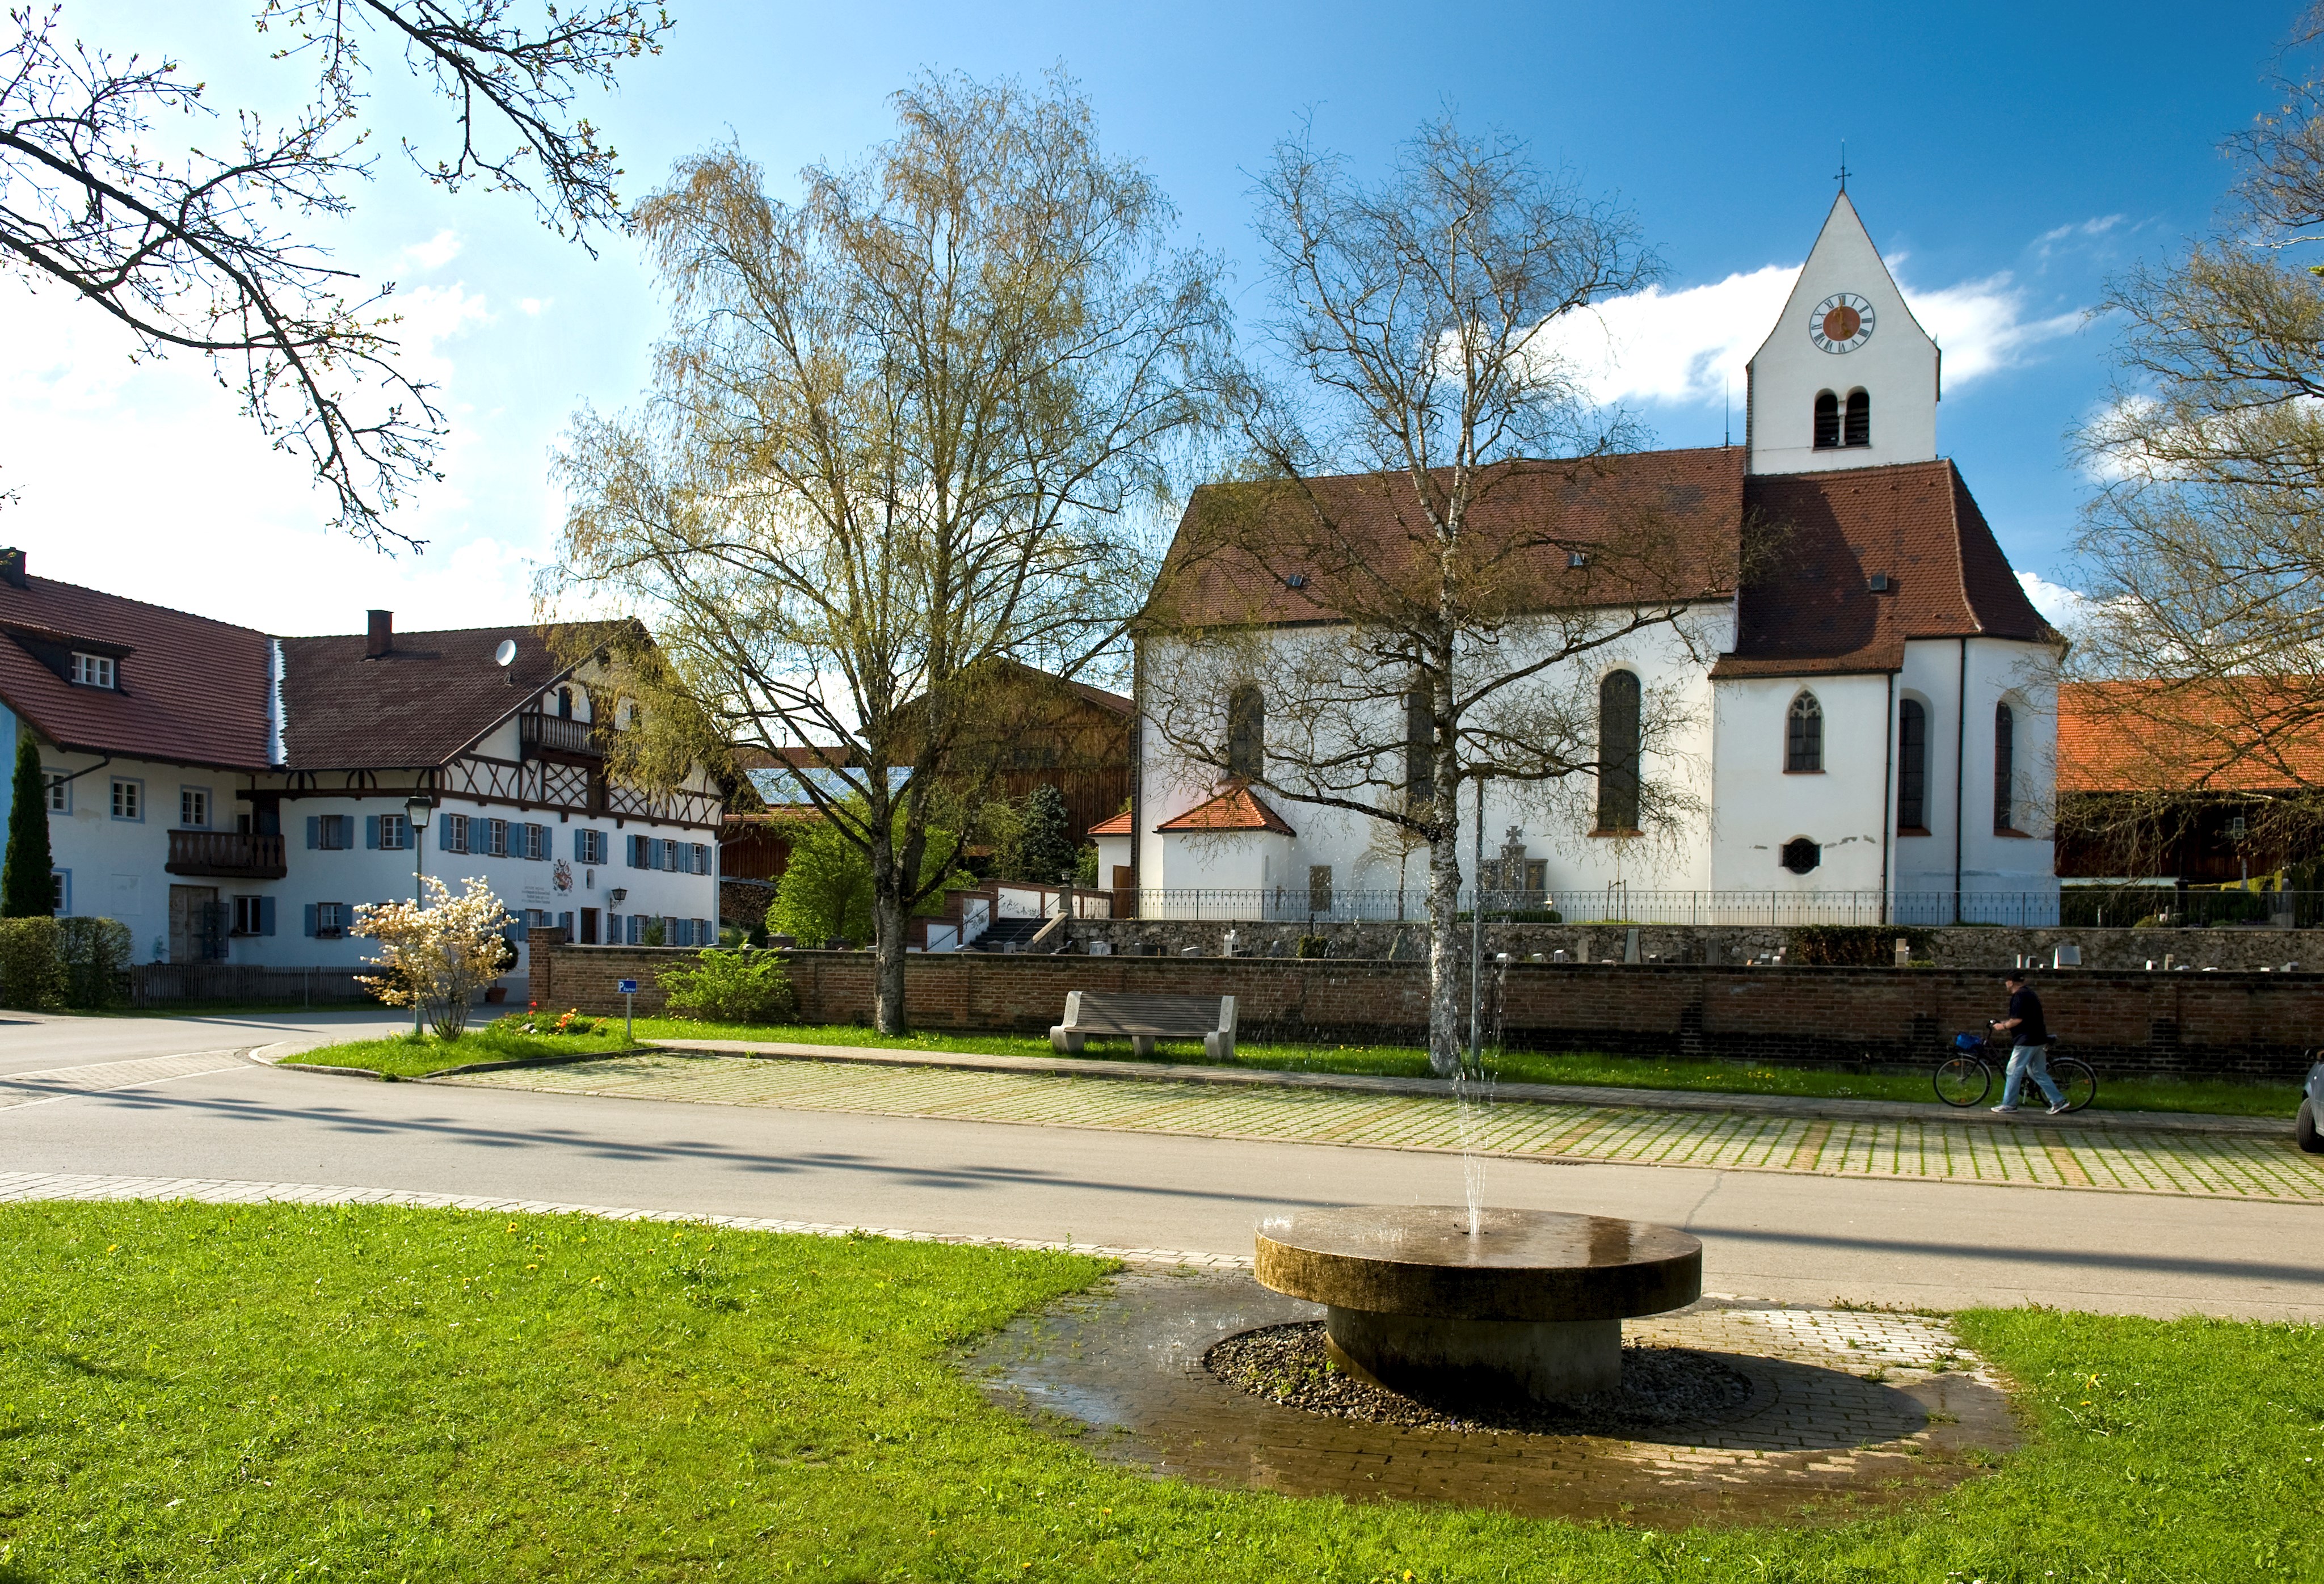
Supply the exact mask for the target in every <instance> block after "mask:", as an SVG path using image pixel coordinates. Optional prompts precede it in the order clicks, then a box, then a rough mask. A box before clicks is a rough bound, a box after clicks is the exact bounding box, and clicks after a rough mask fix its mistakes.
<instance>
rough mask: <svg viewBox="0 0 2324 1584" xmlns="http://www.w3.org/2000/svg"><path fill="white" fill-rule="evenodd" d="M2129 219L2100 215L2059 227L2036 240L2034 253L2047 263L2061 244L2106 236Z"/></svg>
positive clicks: (2120, 216)
mask: <svg viewBox="0 0 2324 1584" xmlns="http://www.w3.org/2000/svg"><path fill="white" fill-rule="evenodd" d="M2128 218H2130V216H2127V215H2098V216H2093V217H2092V218H2090V219H2088V220H2082V221H2079V222H2076V223H2074V224H2071V225H2066V226H2057V227H2055V228H2053V229H2052V230H2049V231H2044V232H2043V233H2042V235H2040V236H2039V237H2037V238H2035V239H2034V243H2033V252H2034V253H2035V255H2036V256H2038V257H2039V258H2041V259H2042V260H2043V262H2048V261H2049V259H2050V257H2051V255H2052V254H2053V253H2057V252H2058V251H2059V244H2061V243H2069V242H2073V241H2076V240H2078V239H2080V238H2084V237H2094V236H2104V235H2106V234H2107V232H2109V231H2111V230H2113V229H2114V228H2115V227H2116V226H2119V225H2121V224H2122V223H2123V222H2124V221H2125V220H2127V219H2128Z"/></svg>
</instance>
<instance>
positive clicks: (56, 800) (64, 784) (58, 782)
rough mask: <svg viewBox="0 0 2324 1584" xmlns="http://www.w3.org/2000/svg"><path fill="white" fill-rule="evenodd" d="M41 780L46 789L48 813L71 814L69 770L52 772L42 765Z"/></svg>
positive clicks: (71, 785) (70, 773)
mask: <svg viewBox="0 0 2324 1584" xmlns="http://www.w3.org/2000/svg"><path fill="white" fill-rule="evenodd" d="M41 778H42V782H43V783H44V784H45V785H46V786H47V787H48V794H49V797H48V805H49V812H50V813H51V814H70V813H71V812H72V788H73V784H72V772H71V771H70V770H52V769H49V767H48V766H46V765H42V767H41Z"/></svg>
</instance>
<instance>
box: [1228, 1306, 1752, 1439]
mask: <svg viewBox="0 0 2324 1584" xmlns="http://www.w3.org/2000/svg"><path fill="white" fill-rule="evenodd" d="M1203 1366H1204V1367H1205V1368H1208V1369H1209V1370H1210V1372H1211V1373H1212V1374H1213V1375H1214V1376H1216V1377H1218V1378H1219V1379H1221V1380H1222V1381H1224V1382H1226V1383H1227V1384H1228V1385H1230V1386H1236V1387H1239V1388H1240V1389H1241V1390H1243V1391H1246V1392H1249V1393H1250V1394H1251V1395H1254V1396H1257V1397H1260V1398H1262V1399H1264V1400H1266V1401H1268V1402H1271V1403H1275V1404H1279V1405H1281V1406H1283V1407H1286V1408H1297V1409H1302V1410H1304V1411H1305V1412H1307V1413H1310V1414H1330V1415H1332V1416H1333V1417H1334V1418H1339V1419H1354V1420H1360V1421H1361V1422H1363V1423H1368V1424H1396V1425H1402V1426H1405V1427H1406V1428H1409V1429H1415V1430H1454V1431H1478V1430H1503V1431H1518V1432H1526V1433H1530V1434H1535V1435H1611V1436H1620V1435H1626V1434H1628V1433H1629V1432H1634V1431H1639V1430H1646V1429H1652V1428H1656V1427H1659V1426H1663V1425H1668V1424H1679V1423H1719V1422H1720V1421H1722V1420H1726V1419H1730V1418H1733V1417H1736V1416H1737V1415H1739V1414H1742V1413H1743V1412H1744V1411H1745V1410H1747V1409H1748V1407H1749V1406H1750V1404H1751V1396H1752V1392H1751V1383H1750V1381H1749V1380H1748V1379H1747V1378H1746V1377H1744V1376H1743V1375H1742V1374H1741V1373H1740V1372H1739V1371H1738V1370H1736V1369H1734V1368H1731V1367H1730V1366H1729V1365H1727V1364H1726V1363H1724V1362H1722V1361H1721V1360H1720V1359H1719V1358H1716V1357H1715V1356H1713V1355H1711V1354H1709V1353H1704V1352H1700V1351H1698V1350H1696V1349H1692V1348H1672V1347H1664V1346H1659V1345H1656V1344H1654V1343H1636V1342H1633V1343H1630V1344H1628V1345H1626V1346H1625V1347H1624V1348H1623V1349H1622V1386H1621V1389H1620V1390H1619V1391H1615V1392H1607V1393H1603V1394H1601V1395H1597V1396H1593V1397H1586V1398H1583V1399H1582V1400H1580V1401H1578V1402H1574V1403H1569V1404H1529V1403H1515V1402H1513V1403H1511V1404H1508V1407H1507V1408H1505V1409H1502V1410H1499V1411H1496V1412H1492V1413H1489V1414H1478V1413H1473V1412H1472V1413H1466V1414H1454V1413H1449V1412H1447V1411H1445V1410H1443V1409H1442V1408H1437V1407H1433V1406H1431V1405H1430V1404H1426V1403H1422V1402H1417V1401H1416V1400H1414V1399H1413V1398H1411V1397H1407V1396H1405V1395H1402V1394H1401V1393H1398V1392H1392V1391H1389V1390H1388V1389H1387V1388H1385V1387H1382V1386H1374V1385H1372V1384H1371V1383H1369V1381H1364V1380H1359V1379H1358V1378H1356V1377H1354V1376H1352V1375H1350V1374H1348V1373H1347V1372H1346V1371H1344V1370H1342V1369H1341V1368H1338V1367H1336V1366H1335V1365H1333V1363H1332V1362H1331V1361H1330V1360H1329V1358H1327V1357H1326V1356H1325V1353H1324V1347H1323V1322H1322V1321H1320V1320H1318V1321H1305V1322H1296V1323H1293V1324H1289V1325H1269V1326H1261V1327H1259V1329H1258V1330H1256V1331H1242V1332H1240V1333H1238V1334H1237V1335H1234V1336H1231V1337H1228V1338H1227V1339H1225V1340H1223V1341H1221V1342H1219V1343H1218V1344H1217V1345H1215V1346H1214V1347H1213V1348H1212V1349H1211V1350H1210V1351H1209V1352H1208V1353H1206V1354H1204V1355H1203Z"/></svg>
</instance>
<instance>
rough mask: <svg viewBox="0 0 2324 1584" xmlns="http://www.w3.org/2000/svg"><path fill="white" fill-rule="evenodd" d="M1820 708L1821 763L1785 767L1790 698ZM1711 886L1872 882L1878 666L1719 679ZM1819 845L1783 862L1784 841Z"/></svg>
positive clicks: (1885, 726) (1878, 777) (1879, 725)
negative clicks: (1868, 671)
mask: <svg viewBox="0 0 2324 1584" xmlns="http://www.w3.org/2000/svg"><path fill="white" fill-rule="evenodd" d="M1803 692H1804V693H1812V694H1813V695H1815V700H1816V703H1817V705H1819V706H1820V707H1821V710H1822V712H1823V769H1821V771H1820V772H1813V773H1799V772H1793V771H1788V770H1786V769H1784V762H1785V756H1786V749H1787V743H1788V732H1789V719H1790V714H1791V709H1792V701H1793V700H1794V699H1795V698H1797V697H1798V696H1799V695H1801V694H1802V693H1803ZM1717 693H1718V710H1717V715H1718V725H1717V729H1716V736H1715V741H1714V744H1713V749H1712V751H1713V754H1714V756H1715V758H1716V762H1717V764H1718V767H1719V768H1718V781H1717V787H1716V792H1715V797H1716V809H1717V812H1716V815H1715V818H1714V822H1713V824H1714V832H1715V834H1714V836H1713V840H1712V851H1713V855H1712V860H1711V874H1712V879H1711V886H1712V889H1717V890H1722V891H1855V890H1862V891H1875V892H1877V891H1878V890H1879V889H1880V886H1881V872H1880V866H1881V840H1880V838H1881V831H1882V828H1883V825H1884V823H1885V822H1884V818H1883V809H1884V808H1885V807H1886V801H1887V799H1886V785H1885V784H1886V773H1887V760H1886V751H1887V741H1888V733H1889V732H1890V730H1891V727H1890V714H1889V710H1888V678H1887V677H1886V675H1872V676H1826V677H1738V678H1734V679H1730V680H1727V681H1722V682H1720V683H1719V684H1718V685H1717ZM1803 837H1804V838H1805V839H1806V840H1808V841H1810V842H1813V843H1815V844H1816V845H1817V847H1818V848H1819V849H1820V850H1821V851H1820V853H1819V860H1818V862H1817V865H1816V867H1815V868H1814V869H1812V870H1809V871H1808V872H1807V873H1806V874H1794V873H1793V872H1792V871H1791V870H1788V869H1785V868H1784V866H1783V862H1782V848H1783V846H1784V843H1786V842H1790V841H1794V840H1797V839H1799V838H1803Z"/></svg>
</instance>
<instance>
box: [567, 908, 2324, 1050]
mask: <svg viewBox="0 0 2324 1584" xmlns="http://www.w3.org/2000/svg"><path fill="white" fill-rule="evenodd" d="M551 933H555V932H538V933H536V935H535V936H534V942H535V945H534V952H533V966H532V992H531V993H532V997H533V999H535V1000H537V1001H538V1002H539V1004H540V1006H541V1008H542V1009H543V1010H546V1011H557V1010H562V1009H563V1008H567V1007H578V1008H581V1009H582V1010H584V1011H588V1012H618V1011H620V1010H621V1007H622V1001H621V998H620V997H619V996H618V995H617V994H615V993H614V990H613V987H614V984H615V981H618V980H621V979H623V978H633V979H635V980H637V981H639V995H638V999H637V1008H638V1010H639V1011H640V1012H641V1013H650V1012H659V1010H660V1009H661V1008H662V1004H663V995H662V991H661V990H660V988H659V986H658V985H657V984H656V983H655V982H654V981H655V977H656V976H657V975H658V974H659V973H661V972H665V971H666V970H668V969H669V968H672V967H676V966H679V965H681V964H683V963H684V962H687V961H688V960H690V959H691V958H692V957H693V956H694V955H695V953H692V952H690V951H686V950H683V949H677V948H660V947H642V946H571V945H563V944H549V943H545V942H543V941H541V939H540V935H543V934H551ZM787 955H788V957H789V959H790V976H791V983H792V987H793V989H794V990H795V991H796V993H797V995H798V1002H799V1019H800V1021H801V1022H803V1023H869V1021H870V1018H871V953H868V952H807V951H795V952H791V953H787ZM904 983H905V1002H906V1006H907V1008H908V1015H909V1017H910V1018H911V1020H912V1022H913V1024H914V1025H915V1027H919V1028H921V1029H945V1028H954V1029H961V1030H964V1031H966V1030H987V1031H1014V1032H1017V1033H1022V1034H1040V1033H1044V1032H1046V1031H1047V1028H1048V1027H1049V1026H1050V1025H1051V1024H1053V1023H1055V1022H1056V1020H1057V1018H1059V1017H1060V1016H1061V1015H1062V1014H1063V1011H1064V1008H1065V993H1066V992H1067V991H1068V990H1135V991H1140V992H1145V993H1149V994H1154V993H1159V994H1180V995H1232V996H1234V997H1236V998H1237V1000H1236V1007H1237V1015H1238V1020H1239V1022H1240V1027H1241V1030H1242V1032H1243V1035H1244V1037H1245V1038H1247V1039H1261V1038H1285V1039H1309V1040H1319V1041H1331V1042H1334V1043H1337V1042H1341V1041H1351V1040H1364V1041H1369V1042H1380V1043H1386V1042H1409V1041H1416V1039H1417V1037H1418V1036H1419V1034H1420V1031H1421V1030H1422V1029H1423V1028H1424V1027H1425V1001H1426V990H1427V970H1426V967H1425V964H1423V963H1418V962H1382V961H1377V960H1374V961H1349V962H1342V961H1328V960H1327V961H1322V962H1312V961H1311V962H1301V961H1297V960H1292V959H1272V958H1256V959H1251V958H1232V959H1228V958H1214V957H1213V958H1174V957H1130V956H1110V957H1086V956H1080V955H1074V956H1054V957H1053V956H1018V955H1005V956H1004V955H997V954H986V953H939V954H925V953H914V954H913V955H911V956H909V957H908V958H907V959H906V960H905V972H904ZM1493 983H1494V993H1493V995H1492V996H1491V998H1490V1001H1491V1005H1490V1006H1489V1012H1488V1017H1489V1019H1491V1020H1493V1021H1494V1022H1497V1023H1498V1025H1499V1027H1500V1028H1501V1029H1502V1032H1503V1038H1504V1040H1505V1042H1506V1043H1507V1044H1508V1045H1513V1046H1520V1047H1526V1048H1534V1049H1581V1050H1605V1051H1619V1052H1629V1053H1635V1054H1661V1055H1688V1056H1703V1057H1712V1058H1721V1059H1728V1060H1738V1061H1766V1060H1783V1061H1791V1062H1801V1061H1806V1062H1820V1063H1836V1064H1932V1063H1934V1062H1935V1061H1937V1060H1938V1059H1940V1055H1941V1052H1942V1051H1943V1049H1944V1048H1945V1047H1946V1045H1948V1044H1949V1043H1950V1040H1951V1037H1952V1036H1953V1035H1954V1034H1955V1033H1956V1032H1960V1031H1963V1030H1969V1031H1981V1030H1982V1029H1983V1028H1984V1026H1985V1023H1986V1020H1987V1018H1993V1017H1995V1016H1997V1015H1998V1014H1999V1012H2000V1010H2001V1008H2002V1005H2003V991H2002V989H2001V986H2000V984H1999V983H1998V982H1997V977H1996V975H1995V974H1994V973H1993V972H1989V971H1984V970H1978V971H1968V970H1956V969H1944V968H1914V969H1896V968H1806V967H1782V968H1747V967H1735V966H1725V965H1705V964H1687V963H1645V964H1640V965H1637V966H1621V965H1606V964H1598V963H1572V964H1554V965H1548V964H1535V963H1525V962H1518V963H1512V964H1510V965H1509V966H1508V968H1507V970H1506V971H1505V972H1504V974H1503V975H1502V976H1500V977H1499V978H1498V980H1497V981H1493ZM2037 984H2038V988H2039V989H2040V990H2041V992H2042V998H2043V1003H2044V1004H2045V1006H2046V1007H2047V1008H2048V1012H2049V1018H2050V1024H2051V1027H2052V1030H2053V1031H2054V1032H2056V1033H2057V1034H2059V1035H2060V1036H2061V1037H2062V1038H2063V1039H2064V1041H2065V1042H2066V1045H2065V1047H2064V1048H2065V1049H2067V1050H2070V1052H2071V1053H2072V1054H2076V1055H2080V1056H2082V1057H2083V1058H2084V1059H2086V1060H2088V1061H2089V1062H2090V1063H2091V1064H2093V1065H2095V1066H2097V1067H2098V1069H2099V1071H2100V1072H2102V1073H2107V1072H2113V1073H2133V1072H2151V1073H2181V1074H2187V1075H2198V1074H2213V1073H2216V1074H2222V1075H2228V1074H2232V1075H2236V1076H2242V1077H2251V1078H2269V1079H2282V1080H2284V1081H2286V1082H2291V1081H2293V1080H2295V1079H2296V1078H2298V1077H2299V1076H2300V1075H2301V1073H2305V1072H2306V1070H2307V1062H2306V1059H2305V1058H2304V1057H2303V1055H2302V1054H2301V1053H2302V1050H2303V1048H2304V1046H2305V1045H2308V1044H2310V1043H2311V1042H2313V1041H2315V1040H2316V1039H2317V1038H2318V1037H2319V1036H2318V1034H2317V1032H2316V1031H2318V1030H2319V1029H2324V974H2319V973H2305V972H2303V973H2260V972H2210V973H2201V972H2186V973H2162V972H2154V973H2148V972H2107V971H2104V970H2089V969H2084V970H2080V971H2075V970H2068V971H2065V972H2045V973H2043V974H2041V975H2039V976H2038V980H2037ZM776 1037H779V1036H776Z"/></svg>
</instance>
